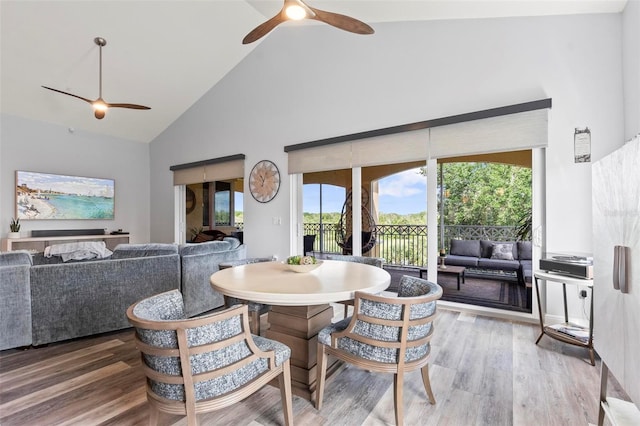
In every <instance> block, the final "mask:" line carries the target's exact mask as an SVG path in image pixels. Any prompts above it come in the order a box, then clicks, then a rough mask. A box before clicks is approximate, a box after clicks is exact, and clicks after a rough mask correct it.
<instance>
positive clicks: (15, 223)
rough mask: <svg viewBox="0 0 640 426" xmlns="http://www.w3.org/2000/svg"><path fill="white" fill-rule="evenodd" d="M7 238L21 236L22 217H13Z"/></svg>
mask: <svg viewBox="0 0 640 426" xmlns="http://www.w3.org/2000/svg"><path fill="white" fill-rule="evenodd" d="M9 231H10V232H9V234H7V238H20V219H15V218H11V223H9Z"/></svg>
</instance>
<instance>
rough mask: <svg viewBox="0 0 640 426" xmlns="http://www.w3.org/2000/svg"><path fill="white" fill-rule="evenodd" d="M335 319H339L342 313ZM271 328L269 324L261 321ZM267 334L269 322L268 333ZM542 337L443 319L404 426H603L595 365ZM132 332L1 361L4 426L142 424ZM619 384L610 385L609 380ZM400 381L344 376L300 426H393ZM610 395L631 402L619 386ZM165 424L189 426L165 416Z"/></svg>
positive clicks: (485, 322)
mask: <svg viewBox="0 0 640 426" xmlns="http://www.w3.org/2000/svg"><path fill="white" fill-rule="evenodd" d="M337 306H338V307H337V308H336V309H335V312H336V314H338V315H341V312H342V305H337ZM263 321H264V320H263ZM266 327H267V324H266V323H263V329H265V328H266ZM538 334H539V327H538V326H536V325H533V324H525V323H515V322H511V321H506V320H500V319H493V318H489V317H482V316H474V315H470V314H461V313H459V312H456V311H451V310H445V309H440V312H439V316H438V318H437V319H436V330H435V334H434V337H433V340H432V354H431V357H432V358H431V364H430V377H431V384H432V388H433V392H434V394H435V397H436V401H437V402H436V404H435V405H430V404H429V402H428V401H427V398H426V394H425V391H424V387H423V385H422V380H421V377H420V374H419V372H412V373H408V374H407V375H406V379H405V386H404V407H405V424H406V425H438V426H443V425H455V426H458V425H464V426H467V425H492V426H493V425H562V426H572V425H581V426H585V425H587V424H589V423H593V424H595V423H596V422H597V415H598V392H599V371H600V369H599V362H598V363H597V366H596V367H593V366H591V365H590V364H589V362H588V353H587V351H586V350H584V349H582V348H577V347H573V346H570V345H566V344H563V343H561V342H557V341H555V340H552V339H550V338H548V337H546V336H545V337H543V338H542V340H541V341H540V344H539V345H537V346H536V345H535V343H534V342H535V340H536V338H537V336H538ZM139 363H140V359H139V353H138V352H137V350H136V349H135V346H134V343H133V331H132V330H126V331H123V332H117V333H109V334H105V335H100V336H96V337H91V338H84V339H77V340H73V341H68V342H63V343H59V344H52V345H49V346H46V347H40V348H29V349H27V350H7V351H2V352H0V424H1V425H3V426H12V425H47V426H48V425H82V426H85V425H142V424H147V416H148V409H147V404H146V396H145V390H144V378H143V375H142V373H141V372H140V371H139V368H138V367H139ZM610 380H611V379H610ZM392 382H393V377H392V376H391V375H386V374H378V373H371V372H367V371H363V370H359V369H357V368H355V367H353V366H350V365H345V366H344V367H343V368H342V369H341V370H340V371H339V372H338V373H337V374H335V375H334V376H333V377H332V378H330V379H329V380H328V382H327V386H326V391H325V398H324V405H323V409H322V411H320V412H319V411H317V410H316V409H315V408H314V406H313V404H311V403H309V402H308V401H305V400H303V399H301V398H298V397H295V396H294V401H293V410H294V421H295V423H296V424H298V425H332V426H333V425H345V426H346V425H349V426H354V425H366V426H376V425H393V424H394V414H393V412H394V411H393V388H392ZM610 383H612V384H611V385H610V394H611V395H614V396H618V397H622V398H624V394H623V392H622V391H621V390H620V387H619V386H617V384H616V382H615V381H612V382H610ZM161 420H162V424H164V425H174V426H182V425H186V419H185V418H181V417H176V416H166V417H164V418H162V419H161ZM200 422H201V424H203V425H250V426H267V425H280V424H283V417H282V407H281V404H280V392H279V390H278V389H276V388H273V387H270V386H266V387H264V388H263V389H261V390H260V391H259V392H258V393H256V394H255V395H254V396H252V397H250V398H247V399H246V400H244V401H242V402H240V403H238V404H236V405H235V406H233V407H232V408H230V409H226V410H222V411H219V412H215V413H209V414H205V415H201V416H200Z"/></svg>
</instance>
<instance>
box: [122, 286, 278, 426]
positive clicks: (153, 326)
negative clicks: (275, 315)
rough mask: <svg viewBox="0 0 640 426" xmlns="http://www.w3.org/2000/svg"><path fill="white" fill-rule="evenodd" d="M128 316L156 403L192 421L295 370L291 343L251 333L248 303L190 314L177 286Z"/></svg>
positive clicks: (151, 398) (149, 392)
mask: <svg viewBox="0 0 640 426" xmlns="http://www.w3.org/2000/svg"><path fill="white" fill-rule="evenodd" d="M127 316H128V318H129V321H130V322H131V324H132V325H133V326H134V327H135V328H136V344H137V346H138V348H139V350H140V352H141V354H142V364H143V365H142V368H143V370H144V372H145V375H146V376H147V397H148V400H149V402H150V404H151V405H152V406H153V407H155V408H157V410H159V411H164V412H169V413H172V414H185V415H187V417H188V419H189V424H192V420H193V421H194V422H195V413H196V412H200V411H212V410H216V409H219V408H222V407H225V406H228V405H230V404H233V403H234V402H237V401H239V400H240V399H243V398H244V397H246V396H248V395H250V394H252V393H253V392H255V391H256V390H258V389H259V388H260V387H261V386H262V385H264V384H266V383H267V382H268V381H270V380H271V379H273V378H274V377H276V376H278V375H281V374H282V373H283V369H285V368H286V370H287V371H288V370H289V357H290V355H291V351H290V349H289V348H288V347H287V346H285V345H283V344H281V343H279V342H275V341H272V340H269V339H265V338H261V337H258V336H252V335H251V334H250V333H249V324H248V312H247V307H246V306H235V307H233V308H230V309H226V310H224V311H220V312H217V313H213V314H210V315H205V316H201V317H194V318H189V319H187V318H185V310H184V304H183V300H182V294H181V293H180V292H179V291H178V290H173V291H169V292H165V293H161V294H158V295H155V296H152V297H150V298H147V299H144V300H142V301H140V302H138V303H136V304H134V305H132V306H131V307H130V308H129V309H128V310H127ZM289 386H290V384H289ZM289 399H290V395H289ZM152 414H153V413H152Z"/></svg>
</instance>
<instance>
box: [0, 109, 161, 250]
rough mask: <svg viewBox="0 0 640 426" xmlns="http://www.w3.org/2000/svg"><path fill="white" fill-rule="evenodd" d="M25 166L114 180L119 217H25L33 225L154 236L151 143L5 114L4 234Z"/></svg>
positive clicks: (0, 157) (0, 119)
mask: <svg viewBox="0 0 640 426" xmlns="http://www.w3.org/2000/svg"><path fill="white" fill-rule="evenodd" d="M16 170H25V171H33V172H46V173H55V174H63V175H71V176H87V177H99V178H109V179H114V180H115V218H114V220H22V221H21V224H22V227H21V229H20V233H21V236H29V232H30V231H31V230H34V229H36V230H40V229H82V228H106V229H107V232H111V231H113V230H116V229H123V230H126V231H129V232H130V240H131V242H132V243H146V242H149V186H150V184H149V175H150V174H149V145H148V144H146V143H139V142H132V141H128V140H122V139H118V138H114V137H108V136H102V135H95V134H91V133H88V132H83V131H80V130H76V131H74V132H73V133H71V132H69V130H68V128H66V127H62V126H57V125H52V124H48V123H44V122H40V121H33V120H28V119H24V118H20V117H16V116H12V115H8V114H1V115H0V194H1V197H0V198H1V200H2V202H1V204H0V235H2V237H3V238H4V237H5V236H6V235H5V234H6V232H7V231H8V229H9V221H10V220H11V218H12V217H14V216H15V171H16Z"/></svg>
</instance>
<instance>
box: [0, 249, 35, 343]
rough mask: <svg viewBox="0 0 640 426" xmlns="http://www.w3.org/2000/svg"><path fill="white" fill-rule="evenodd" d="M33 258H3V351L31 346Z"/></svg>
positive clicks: (20, 255) (0, 315)
mask: <svg viewBox="0 0 640 426" xmlns="http://www.w3.org/2000/svg"><path fill="white" fill-rule="evenodd" d="M29 268H31V256H29V253H26V252H9V253H1V254H0V350H4V349H9V348H16V347H19V346H27V345H30V344H31V295H30V293H31V286H30V282H31V281H30V277H29Z"/></svg>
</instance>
